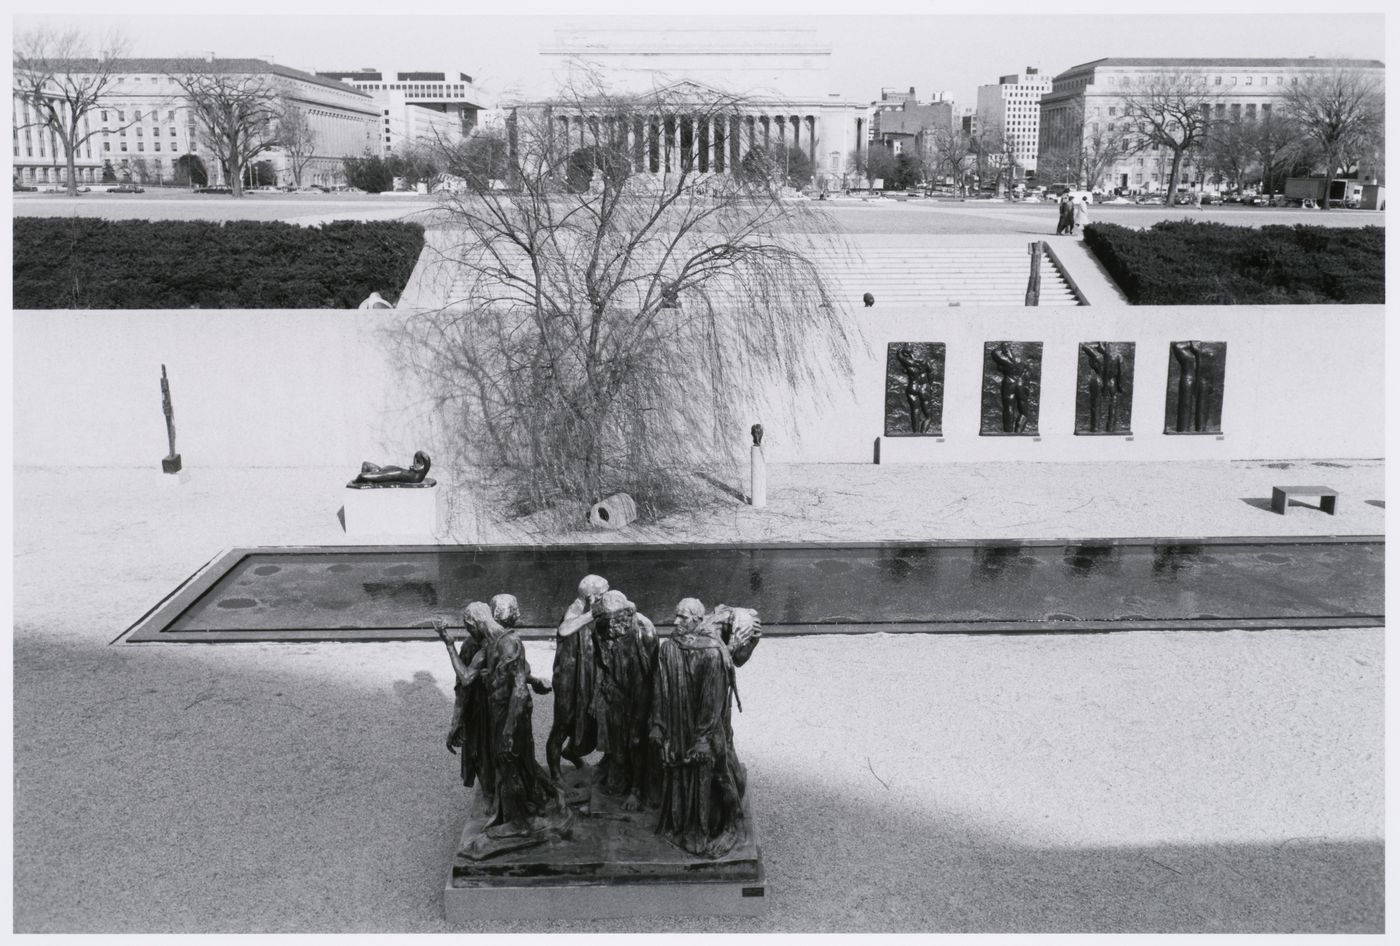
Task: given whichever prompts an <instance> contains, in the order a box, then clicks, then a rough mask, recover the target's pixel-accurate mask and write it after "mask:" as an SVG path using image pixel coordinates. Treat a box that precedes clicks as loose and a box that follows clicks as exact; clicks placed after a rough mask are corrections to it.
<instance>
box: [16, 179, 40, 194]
mask: <svg viewBox="0 0 1400 946" xmlns="http://www.w3.org/2000/svg"><path fill="white" fill-rule="evenodd" d="M14 189H15V190H16V191H30V192H35V191H38V190H39V188H37V187H35V186H34V185H33V184H21V183H20V182H19V181H15V182H14Z"/></svg>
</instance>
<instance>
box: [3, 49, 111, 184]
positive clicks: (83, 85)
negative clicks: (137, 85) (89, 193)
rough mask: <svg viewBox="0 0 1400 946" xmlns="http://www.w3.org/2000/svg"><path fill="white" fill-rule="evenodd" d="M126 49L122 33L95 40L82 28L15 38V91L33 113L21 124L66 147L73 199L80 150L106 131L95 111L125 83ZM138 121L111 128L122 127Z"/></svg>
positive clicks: (20, 124) (19, 99)
mask: <svg viewBox="0 0 1400 946" xmlns="http://www.w3.org/2000/svg"><path fill="white" fill-rule="evenodd" d="M125 51H126V40H125V38H124V37H123V36H122V35H121V34H119V33H112V34H109V35H107V36H105V37H102V38H98V39H92V38H90V37H88V36H86V35H85V34H84V33H83V32H82V31H81V30H77V29H71V30H62V31H59V30H54V29H49V28H41V29H36V30H33V31H31V32H28V33H23V34H21V35H19V36H17V37H15V44H14V54H13V64H12V68H13V75H12V80H13V84H14V88H13V92H14V97H15V98H16V99H17V100H18V101H19V103H20V104H21V105H22V106H23V107H25V108H26V110H27V111H28V113H29V116H30V117H29V119H28V120H27V121H26V120H21V121H20V122H19V123H17V125H16V128H17V129H31V128H38V129H40V134H43V133H44V132H48V133H51V134H52V135H53V136H54V138H55V139H56V141H57V143H58V144H61V145H62V147H63V150H64V156H65V159H66V161H67V167H68V182H67V184H68V196H70V197H76V196H77V194H78V178H77V174H76V161H77V156H78V148H79V146H81V145H82V144H84V143H86V142H87V141H88V140H90V139H91V138H92V137H93V135H96V134H98V133H100V132H101V131H102V130H103V129H102V126H100V125H99V126H94V125H93V124H92V121H91V115H92V113H93V111H94V110H95V109H97V108H98V106H99V105H100V104H102V100H103V98H104V97H105V96H106V95H107V94H108V93H110V92H111V90H112V88H113V86H115V85H116V84H117V83H118V82H119V80H120V78H121V63H120V57H121V56H122V55H123V54H124V53H125ZM134 123H135V119H134V118H133V119H132V121H131V122H127V123H124V124H120V125H116V126H111V125H109V126H108V127H109V128H110V129H111V130H113V131H116V130H119V129H121V128H125V127H127V126H128V125H131V124H134Z"/></svg>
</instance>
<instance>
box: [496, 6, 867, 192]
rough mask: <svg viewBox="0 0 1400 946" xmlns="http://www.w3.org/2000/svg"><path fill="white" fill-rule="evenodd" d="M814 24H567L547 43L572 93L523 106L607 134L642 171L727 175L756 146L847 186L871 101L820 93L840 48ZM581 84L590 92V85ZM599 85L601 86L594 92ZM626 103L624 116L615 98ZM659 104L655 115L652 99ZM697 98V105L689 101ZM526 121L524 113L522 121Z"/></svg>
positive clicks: (559, 122)
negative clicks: (796, 157) (798, 157)
mask: <svg viewBox="0 0 1400 946" xmlns="http://www.w3.org/2000/svg"><path fill="white" fill-rule="evenodd" d="M814 36H815V33H814V31H811V30H749V29H702V30H667V31H655V30H561V31H559V32H558V33H557V34H556V37H555V42H554V43H553V44H551V45H547V46H545V47H544V48H542V50H541V54H542V55H543V56H544V57H545V60H546V64H547V65H548V66H549V67H550V81H551V84H552V87H553V88H554V89H557V90H560V91H562V92H565V93H571V94H570V95H569V97H568V98H567V99H561V98H559V97H558V96H553V95H545V96H543V97H542V99H543V100H542V101H534V102H520V103H518V104H516V105H514V106H513V109H512V110H513V111H514V112H515V113H516V115H517V116H520V115H523V114H529V115H531V116H533V117H536V118H538V117H539V116H541V115H543V114H547V115H548V121H549V123H550V128H551V132H552V134H553V135H554V136H556V141H558V142H562V143H564V144H566V145H567V146H568V147H569V148H571V149H572V148H585V147H589V146H592V145H598V144H602V143H604V142H606V143H608V144H609V145H610V146H612V147H613V148H614V149H615V150H616V151H618V152H621V153H623V154H625V155H627V156H628V160H629V163H630V164H631V166H632V169H633V171H634V173H643V174H647V173H651V174H660V173H665V172H666V171H668V170H676V169H678V168H679V167H681V162H687V163H686V165H685V166H686V167H687V168H689V169H690V170H692V171H698V172H700V173H702V174H727V173H732V172H733V170H734V169H735V168H736V167H737V166H738V165H739V163H740V162H741V161H742V160H743V157H744V155H746V154H747V153H748V152H749V151H750V150H752V149H754V148H760V147H761V148H764V149H772V148H779V149H783V151H784V152H786V149H788V148H799V149H801V151H802V152H803V153H804V154H805V155H806V157H807V159H808V160H809V161H810V162H811V167H812V175H811V177H812V180H811V181H810V182H807V183H811V184H813V185H815V186H818V187H826V188H839V187H841V186H842V185H843V183H845V179H846V178H847V176H852V183H853V182H854V178H853V171H852V169H851V163H852V162H851V155H852V153H853V152H854V151H856V150H857V149H859V148H861V147H863V146H864V139H865V107H864V105H862V104H861V103H857V102H848V101H845V100H844V99H842V98H841V97H840V96H839V95H836V94H834V93H827V92H823V91H821V90H822V89H823V88H824V83H825V70H826V64H827V62H828V59H829V57H830V54H831V48H830V46H829V45H827V44H823V43H820V42H817V41H816V40H815V39H814ZM581 90H587V92H583V91H581ZM594 91H596V92H598V93H600V94H598V95H590V94H588V93H589V92H594ZM618 100H626V102H627V103H628V107H627V108H626V109H624V110H623V111H624V112H625V114H618V112H617V109H616V108H615V107H614V105H613V103H616V102H617V101H618ZM647 104H654V105H655V106H656V107H655V109H654V110H653V111H652V112H651V113H649V114H648V113H646V105H647ZM688 106H689V107H688ZM512 124H513V125H514V126H515V127H516V128H517V129H518V127H519V122H515V123H512Z"/></svg>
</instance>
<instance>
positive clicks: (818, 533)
mask: <svg viewBox="0 0 1400 946" xmlns="http://www.w3.org/2000/svg"><path fill="white" fill-rule="evenodd" d="M1336 464H1337V465H1331V464H1330V463H1329V464H1313V463H1303V464H1295V465H1293V466H1292V467H1291V468H1289V469H1277V468H1274V467H1271V466H1268V465H1265V464H1234V463H1230V464H1212V463H1188V464H1156V465H1153V464H1144V465H1142V466H1141V467H1137V466H1135V465H1131V464H1112V465H1107V464H1103V465H1090V464H1024V465H1010V464H1007V465H999V466H996V467H992V466H974V465H971V464H968V465H954V466H950V467H938V468H928V467H924V468H912V467H899V468H897V467H874V466H785V465H774V466H773V467H772V468H770V471H769V500H770V505H769V507H768V508H767V509H763V510H757V509H753V508H752V507H748V506H745V505H743V504H742V503H740V502H739V501H738V500H736V499H734V498H733V497H732V496H731V495H729V494H728V493H726V492H724V490H723V489H721V487H719V486H715V487H713V489H714V491H715V494H716V496H718V497H719V498H720V499H721V500H722V501H723V504H722V505H718V506H716V507H714V508H713V509H712V510H711V512H710V513H708V514H707V515H706V516H703V517H699V518H698V519H696V520H694V521H693V522H692V521H684V520H682V519H680V518H676V519H673V520H670V521H666V522H662V523H657V524H654V525H650V526H646V527H643V528H639V529H636V530H634V531H629V532H624V533H616V534H612V533H609V534H606V535H607V536H611V539H612V540H617V541H649V540H655V541H667V542H677V541H687V540H695V541H700V540H704V541H769V540H772V541H794V540H803V539H809V540H813V541H843V540H863V541H873V540H878V539H881V538H892V539H897V538H995V537H1023V538H1038V537H1039V538H1052V537H1073V536H1083V537H1089V536H1155V535H1164V536H1194V535H1327V534H1370V533H1379V532H1382V531H1383V520H1384V510H1383V508H1382V507H1381V506H1378V505H1374V504H1373V503H1376V502H1383V501H1384V491H1383V486H1384V483H1383V466H1382V464H1381V463H1379V462H1378V461H1336ZM191 473H192V479H191V481H190V482H189V483H188V484H186V485H184V486H175V485H173V484H172V483H170V482H169V481H168V478H167V479H163V478H162V477H161V475H160V474H159V473H158V472H155V471H151V470H129V469H128V470H82V469H67V470H57V471H50V470H37V469H20V470H17V471H16V472H15V498H16V503H15V538H14V543H15V546H14V553H15V562H14V572H15V632H14V634H15V637H14V648H13V654H14V679H15V703H14V706H15V729H14V749H15V795H14V799H15V839H14V852H15V861H14V866H15V885H14V909H15V928H16V930H17V931H19V932H40V931H51V932H138V931H141V932H446V931H448V928H447V927H446V925H445V923H444V921H443V920H442V900H441V887H442V884H443V882H444V878H445V876H446V871H447V865H448V863H449V861H450V858H451V854H452V848H453V846H454V844H455V841H456V836H457V831H458V830H459V829H460V824H461V818H462V815H461V811H462V807H463V805H464V803H465V795H464V789H463V788H462V786H461V785H460V782H457V781H456V771H457V769H456V766H455V762H454V760H453V759H452V758H451V757H450V756H448V755H447V753H446V751H445V750H444V749H443V747H442V738H443V735H444V733H445V731H446V727H447V724H448V718H449V716H450V712H451V700H452V686H451V671H450V669H449V668H448V666H447V660H446V655H445V654H443V653H442V649H441V645H436V644H430V643H393V644H300V645H299V644H291V645H276V644H234V645H220V646H199V645H178V644H152V645H141V646H135V645H130V646H128V645H122V644H117V645H111V646H109V645H108V642H109V641H111V640H112V639H113V638H114V637H116V636H117V634H119V633H120V632H121V630H122V629H124V628H125V627H126V626H127V625H128V624H129V623H130V622H131V621H132V620H134V619H135V618H136V617H138V616H139V615H140V614H141V613H142V612H144V610H145V609H146V608H148V607H150V606H151V605H153V604H154V603H156V601H158V600H159V599H160V597H161V596H163V595H164V594H165V593H166V592H168V591H169V590H171V588H173V587H174V586H175V585H176V584H177V583H178V582H179V581H181V580H183V579H184V578H185V577H186V576H188V575H189V574H190V573H191V572H192V571H194V570H195V569H196V568H198V567H199V566H200V565H202V564H203V563H204V562H205V561H207V560H208V559H209V558H210V557H212V556H213V555H214V554H215V553H217V552H218V551H219V550H221V549H223V548H226V547H229V546H233V545H244V544H256V545H278V544H321V543H335V542H346V541H347V539H346V537H345V536H344V533H343V532H341V531H340V525H339V522H338V520H337V519H336V515H335V514H336V511H337V508H338V502H339V501H340V493H341V492H343V489H344V487H343V484H344V481H345V475H344V471H343V470H339V469H314V470H301V469H298V470H291V469H256V470H238V471H227V470H204V469H194V470H192V471H191ZM1289 481H1294V482H1304V481H1308V482H1323V483H1326V484H1328V485H1331V486H1333V487H1335V488H1337V489H1338V490H1340V491H1341V494H1342V495H1341V500H1340V503H1339V506H1338V513H1337V515H1336V516H1335V517H1332V516H1327V515H1326V514H1324V513H1321V512H1320V511H1318V510H1314V509H1307V508H1303V507H1295V508H1293V509H1291V510H1290V511H1289V513H1288V515H1287V516H1278V515H1277V514H1274V513H1272V512H1270V511H1269V510H1268V509H1267V497H1268V495H1269V488H1270V486H1271V485H1272V484H1274V483H1279V482H1289ZM1032 486H1033V489H1029V491H1030V492H1032V493H1033V495H1034V496H1035V500H1034V501H1030V500H1027V499H1022V498H1021V496H1022V494H1023V492H1025V491H1028V488H1029V487H1032ZM455 505H456V507H457V508H458V512H459V515H458V517H457V522H458V524H459V529H458V531H459V533H461V535H460V536H458V537H460V538H464V539H465V538H471V536H469V535H467V534H466V533H468V532H472V531H473V530H475V532H476V533H477V537H479V538H487V537H489V538H493V539H505V540H511V541H516V540H519V539H520V538H522V536H521V535H513V534H511V530H509V529H504V528H501V527H498V526H492V527H489V528H482V527H480V526H479V525H478V524H476V523H475V517H473V516H471V515H470V514H469V510H470V504H469V503H468V502H465V501H464V499H463V498H462V497H458V502H457V503H456V504H455ZM529 537H530V538H531V539H532V540H535V541H547V540H552V541H565V540H580V541H600V540H609V539H608V538H606V537H605V535H604V534H600V533H592V532H589V533H584V532H579V533H576V534H569V535H553V536H546V535H530V536H529ZM565 603H566V602H560V606H561V607H562V606H563V605H564V604H565ZM1383 637H1384V632H1383V630H1381V629H1360V630H1349V629H1343V630H1334V631H1307V632H1303V631H1287V630H1284V631H1270V632H1263V633H1261V632H1243V631H1221V632H1175V633H1153V632H1124V633H1116V634H1106V635H1023V636H1002V635H881V634H877V635H865V636H860V637H842V636H824V637H819V638H788V639H774V640H772V641H768V642H765V643H764V645H763V646H762V647H760V649H759V651H758V652H757V653H756V655H755V657H754V659H753V660H751V661H750V662H749V663H748V664H747V665H746V666H745V667H744V669H743V672H742V673H743V676H742V684H741V690H742V693H743V699H744V712H743V713H742V714H736V719H735V729H736V736H735V738H736V744H737V746H738V750H739V753H740V755H741V757H742V758H743V760H744V761H745V763H746V765H747V766H748V771H749V777H750V786H751V789H750V790H751V792H752V796H751V798H752V802H753V809H754V812H755V818H756V822H757V830H758V833H759V837H760V843H761V844H762V847H763V852H764V859H765V868H766V870H767V877H768V889H769V897H770V913H769V915H768V916H767V917H765V918H763V919H761V920H758V921H742V920H729V919H707V920H700V919H691V918H681V917H676V918H665V919H662V920H653V921H597V922H587V923H569V924H566V923H499V924H491V925H489V926H482V927H481V928H480V929H478V930H476V931H478V932H527V931H528V932H690V931H695V932H749V931H755V932H786V933H792V932H803V931H812V932H826V931H831V932H896V931H902V932H959V931H966V932H974V931H978V932H1154V931H1157V932H1168V931H1170V932H1188V931H1199V932H1286V931H1287V932H1295V931H1312V932H1342V931H1369V932H1378V931H1380V929H1381V923H1382V916H1383V908H1382V902H1383V891H1382V877H1383V852H1384V847H1383V822H1384V807H1383V795H1384V791H1383V789H1384V773H1383V765H1382V759H1383V729H1384V727H1383V706H1384V670H1383V666H1384V643H1383ZM526 649H527V654H528V657H529V659H530V661H531V663H532V664H533V666H534V668H535V670H536V672H547V668H548V667H549V666H550V663H551V661H552V654H553V648H552V645H551V644H549V643H533V642H532V643H527V645H526ZM551 711H552V701H551V699H550V698H549V697H543V698H540V699H538V700H537V701H536V704H535V730H536V732H537V733H541V732H543V731H545V730H546V729H547V727H548V723H549V719H550V714H551Z"/></svg>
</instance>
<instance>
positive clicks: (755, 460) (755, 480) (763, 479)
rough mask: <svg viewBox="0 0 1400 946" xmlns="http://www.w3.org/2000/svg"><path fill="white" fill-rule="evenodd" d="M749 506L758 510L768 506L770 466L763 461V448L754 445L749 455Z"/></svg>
mask: <svg viewBox="0 0 1400 946" xmlns="http://www.w3.org/2000/svg"><path fill="white" fill-rule="evenodd" d="M749 457H750V461H749V504H750V505H752V506H753V507H754V508H756V509H762V508H763V507H764V506H766V505H768V464H767V463H766V462H765V461H764V459H763V448H762V447H761V446H759V445H758V444H754V445H753V450H752V452H751V453H750V455H749Z"/></svg>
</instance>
